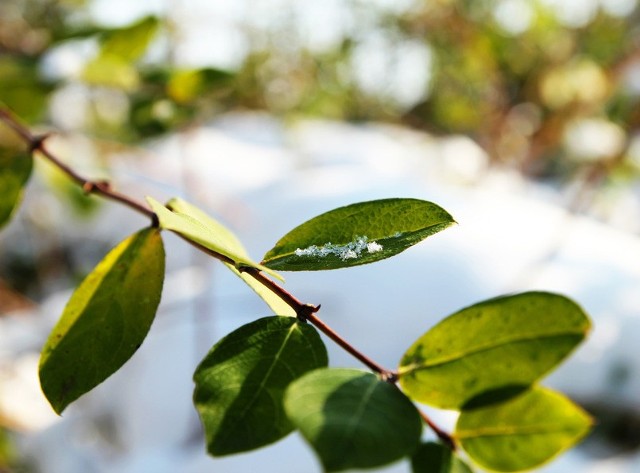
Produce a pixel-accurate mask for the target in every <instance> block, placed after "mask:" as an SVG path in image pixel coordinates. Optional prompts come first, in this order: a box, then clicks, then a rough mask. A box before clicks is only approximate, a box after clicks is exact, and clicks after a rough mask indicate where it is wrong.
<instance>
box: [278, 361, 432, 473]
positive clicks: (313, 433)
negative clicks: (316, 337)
mask: <svg viewBox="0 0 640 473" xmlns="http://www.w3.org/2000/svg"><path fill="white" fill-rule="evenodd" d="M285 408H286V412H287V415H288V416H289V418H290V419H291V421H292V422H293V423H294V425H295V426H296V427H297V428H298V429H299V430H300V431H301V432H302V435H303V436H304V437H305V438H306V439H307V441H308V442H309V443H310V444H311V446H312V447H313V448H314V450H315V451H316V453H317V454H318V456H319V458H320V461H321V462H322V464H323V466H324V468H325V470H326V471H341V470H346V469H350V468H373V467H376V466H380V465H385V464H388V463H391V462H393V461H396V460H398V459H400V458H402V457H404V456H407V455H410V454H411V453H412V452H413V451H414V450H415V448H416V447H417V445H418V443H419V441H420V433H421V431H422V421H421V419H420V415H419V414H418V411H417V410H416V408H415V406H414V405H413V404H412V403H411V402H410V401H409V400H408V399H407V398H406V397H405V396H404V395H403V394H402V393H401V392H400V391H399V390H398V389H397V388H396V387H394V386H392V385H391V384H389V383H386V382H384V381H380V380H379V379H378V378H377V377H376V376H375V375H373V374H371V373H366V372H363V371H359V370H352V369H320V370H316V371H313V372H311V373H309V374H307V375H305V376H303V377H302V378H300V379H299V380H297V381H295V382H293V383H292V384H291V386H290V387H289V389H287V393H286V396H285Z"/></svg>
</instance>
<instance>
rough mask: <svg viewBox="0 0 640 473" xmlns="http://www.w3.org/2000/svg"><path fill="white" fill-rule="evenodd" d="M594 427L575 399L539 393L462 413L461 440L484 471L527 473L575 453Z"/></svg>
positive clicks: (538, 389) (458, 434)
mask: <svg viewBox="0 0 640 473" xmlns="http://www.w3.org/2000/svg"><path fill="white" fill-rule="evenodd" d="M591 425H592V420H591V418H590V417H589V416H588V415H587V414H586V413H585V412H584V411H583V410H582V409H580V408H579V407H578V406H576V405H575V404H573V403H572V402H571V401H570V400H569V399H567V398H566V397H564V396H562V395H560V394H559V393H556V392H554V391H551V390H550V389H545V388H541V387H535V388H533V389H531V390H527V391H525V392H524V393H523V394H521V395H520V396H518V397H515V398H513V399H510V400H509V401H507V402H505V403H501V404H496V405H492V406H488V407H482V408H477V409H473V410H470V411H465V412H462V414H461V415H460V418H459V419H458V423H457V425H456V431H455V437H456V438H457V439H458V440H459V441H460V443H461V445H462V448H464V450H465V451H466V452H467V453H468V454H469V456H470V457H471V458H472V459H473V461H475V462H476V463H478V464H479V465H480V466H482V467H484V468H488V469H490V470H494V471H521V470H529V469H531V468H535V467H537V466H540V465H541V464H543V463H545V462H547V461H549V460H550V459H552V458H553V457H555V456H556V455H558V454H560V453H561V452H563V451H565V450H567V449H568V448H570V447H572V446H573V445H575V444H576V443H577V442H578V441H579V440H580V439H582V438H583V437H584V436H585V435H586V434H587V433H588V432H589V430H590V428H591Z"/></svg>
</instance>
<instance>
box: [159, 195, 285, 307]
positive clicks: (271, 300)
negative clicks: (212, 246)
mask: <svg viewBox="0 0 640 473" xmlns="http://www.w3.org/2000/svg"><path fill="white" fill-rule="evenodd" d="M167 208H169V209H170V210H171V211H173V212H175V213H178V214H183V215H187V216H189V217H192V218H194V219H195V220H197V221H198V222H200V223H201V224H203V225H204V226H205V227H207V228H209V229H210V230H211V231H212V232H215V233H216V235H217V236H218V238H219V239H220V240H221V241H223V242H224V245H225V247H227V248H229V249H230V250H232V251H233V252H235V253H236V254H238V255H240V256H242V257H243V258H247V259H249V255H248V253H247V250H245V248H244V246H243V245H242V243H241V242H240V240H239V239H238V237H236V235H235V234H234V233H233V232H231V231H230V230H229V229H228V228H227V227H225V226H224V225H222V224H221V223H220V222H218V221H217V220H215V219H213V218H211V217H210V216H209V215H208V214H206V213H205V212H204V211H202V210H201V209H199V208H198V207H196V206H195V205H192V204H190V203H188V202H186V201H184V200H182V199H179V198H175V199H171V200H170V201H169V202H167ZM224 265H225V266H226V267H227V268H229V269H230V270H231V271H232V272H233V273H234V274H235V275H236V276H238V277H239V278H240V279H242V280H243V281H244V282H245V283H247V285H249V287H250V288H251V289H253V290H254V291H255V292H256V294H258V296H260V297H261V298H262V300H264V301H265V302H266V303H267V305H268V306H269V307H271V310H273V312H274V314H275V315H288V316H295V315H296V313H295V311H294V310H293V309H292V308H291V306H289V305H288V304H286V303H285V302H283V301H282V299H281V298H280V297H278V296H277V295H276V294H274V293H273V291H271V289H269V288H268V287H266V286H265V285H263V284H261V283H260V282H258V281H257V280H256V279H255V278H254V277H253V276H251V275H250V274H247V273H244V272H241V271H238V270H237V269H236V268H235V266H233V265H231V264H228V263H224Z"/></svg>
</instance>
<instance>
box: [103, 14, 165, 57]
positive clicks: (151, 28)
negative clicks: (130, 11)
mask: <svg viewBox="0 0 640 473" xmlns="http://www.w3.org/2000/svg"><path fill="white" fill-rule="evenodd" d="M159 27H160V22H159V20H158V19H157V18H156V17H154V16H148V17H145V18H142V19H140V20H138V21H136V22H135V23H133V24H131V25H129V26H126V27H124V28H119V29H116V30H111V31H109V32H108V33H106V34H105V36H104V40H103V41H102V47H101V50H100V53H101V55H103V56H115V57H119V58H121V59H123V60H125V61H128V62H133V61H135V60H137V59H139V58H140V57H141V56H142V55H143V54H144V53H145V52H146V50H147V48H148V47H149V44H150V43H151V41H152V40H153V38H154V37H155V36H156V34H157V32H158V29H159Z"/></svg>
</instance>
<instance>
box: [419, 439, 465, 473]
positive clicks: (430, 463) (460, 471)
mask: <svg viewBox="0 0 640 473" xmlns="http://www.w3.org/2000/svg"><path fill="white" fill-rule="evenodd" d="M411 471H412V472H413V473H473V470H471V468H470V467H469V465H467V464H466V463H465V462H463V461H462V460H460V458H458V456H457V455H456V454H455V453H454V452H452V451H451V449H450V448H449V447H446V446H444V445H442V444H440V443H435V442H429V443H424V444H422V445H420V448H418V450H416V452H415V453H414V454H413V456H412V457H411Z"/></svg>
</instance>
